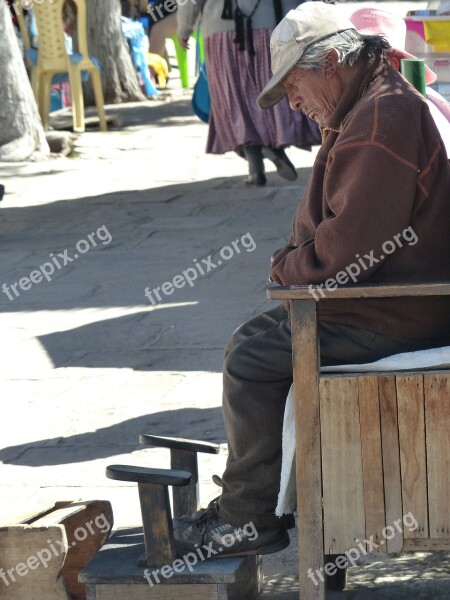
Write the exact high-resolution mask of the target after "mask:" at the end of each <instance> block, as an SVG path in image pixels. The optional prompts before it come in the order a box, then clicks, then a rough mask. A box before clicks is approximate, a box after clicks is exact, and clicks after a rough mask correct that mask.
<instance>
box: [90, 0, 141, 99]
mask: <svg viewBox="0 0 450 600" xmlns="http://www.w3.org/2000/svg"><path fill="white" fill-rule="evenodd" d="M86 3H87V28H88V47H89V54H90V55H91V56H95V57H96V58H98V59H99V60H100V62H101V64H102V81H103V92H104V95H105V103H107V104H117V103H119V102H136V101H140V100H145V96H144V94H143V93H142V91H141V88H140V87H139V82H138V78H137V75H136V70H135V68H134V66H133V62H132V60H131V56H130V53H129V51H128V45H127V43H126V41H125V39H124V37H123V35H122V30H121V25H120V17H121V16H122V13H121V3H120V1H119V0H87V2H86ZM85 100H86V104H93V103H94V97H93V93H92V89H91V86H90V85H89V86H87V89H86V95H85Z"/></svg>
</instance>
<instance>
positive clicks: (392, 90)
mask: <svg viewBox="0 0 450 600" xmlns="http://www.w3.org/2000/svg"><path fill="white" fill-rule="evenodd" d="M353 68H355V69H356V71H357V72H356V75H355V78H354V79H353V82H352V83H353V85H350V86H348V87H347V88H346V89H345V91H344V93H343V95H342V96H341V98H340V99H339V102H338V105H337V107H336V109H335V111H334V112H333V114H332V115H331V117H330V119H329V122H328V123H326V126H325V128H324V132H325V134H326V135H325V136H324V142H323V145H322V146H321V148H320V150H319V153H318V155H317V158H316V161H315V163H314V167H313V172H312V175H311V178H310V180H309V183H308V186H307V189H306V192H305V197H304V199H303V202H302V203H301V204H300V206H299V208H298V209H297V212H296V214H295V217H294V223H293V231H292V236H291V238H290V240H289V245H287V246H285V247H284V248H282V249H281V250H279V251H277V252H276V253H275V255H274V256H273V261H272V269H271V273H270V277H271V279H272V280H273V281H275V282H277V283H279V284H282V285H295V284H298V285H309V284H315V285H320V284H324V283H325V282H326V281H328V280H329V279H333V280H337V283H338V285H344V284H345V283H353V282H354V281H357V282H358V283H363V282H368V283H407V282H411V283H413V282H422V281H424V282H425V281H443V280H450V166H449V163H448V161H447V157H446V153H445V148H444V145H443V142H442V140H441V138H440V135H439V133H438V130H437V128H436V126H435V124H434V121H433V118H432V117H431V115H430V112H429V109H428V106H427V104H426V102H425V101H424V99H423V98H422V96H420V94H418V93H417V92H416V91H415V90H414V88H413V87H412V86H410V85H409V84H408V83H407V82H406V81H405V79H403V77H402V76H401V75H400V74H399V73H398V72H397V71H395V70H394V69H393V68H392V67H391V66H390V65H389V63H388V61H387V60H386V59H385V58H382V57H380V58H377V59H376V60H375V61H374V62H373V63H372V64H368V63H367V62H364V63H363V64H360V65H359V66H357V67H353ZM358 268H359V271H360V272H359V273H357V270H358ZM351 272H353V276H351V275H350V273H351ZM333 285H334V284H333V282H332V281H330V282H329V287H331V286H333ZM325 294H326V298H325V299H323V300H321V301H320V302H319V316H320V318H321V319H322V320H324V321H331V322H336V323H345V324H347V325H353V326H355V327H361V328H364V329H369V330H371V331H376V332H380V333H384V334H386V335H392V336H396V337H404V338H447V339H450V299H449V298H439V297H430V298H399V299H397V298H383V299H364V300H333V291H332V289H330V290H329V291H328V290H325ZM316 295H317V297H319V298H321V297H322V295H321V294H320V292H316Z"/></svg>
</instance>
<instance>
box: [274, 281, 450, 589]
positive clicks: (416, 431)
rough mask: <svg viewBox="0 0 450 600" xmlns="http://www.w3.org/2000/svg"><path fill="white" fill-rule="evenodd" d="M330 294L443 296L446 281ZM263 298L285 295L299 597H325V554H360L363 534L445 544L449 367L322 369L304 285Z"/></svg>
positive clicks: (449, 527)
mask: <svg viewBox="0 0 450 600" xmlns="http://www.w3.org/2000/svg"><path fill="white" fill-rule="evenodd" d="M330 294H332V297H333V298H334V299H346V298H384V297H402V296H444V295H450V283H433V284H417V285H389V286H381V285H365V286H362V285H357V286H349V287H345V288H344V287H343V288H338V289H335V290H333V291H332V292H330ZM268 296H269V298H272V299H278V300H290V302H291V323H292V347H293V374H294V394H295V408H296V415H295V422H296V477H297V510H298V534H299V535H298V538H299V569H300V570H299V581H300V598H301V600H325V598H326V582H325V579H326V578H325V577H323V576H322V577H320V576H319V575H318V573H322V575H323V572H324V567H325V559H324V557H325V556H326V555H331V554H334V555H341V554H344V553H346V552H348V551H351V550H353V549H358V548H359V551H360V553H362V548H366V549H367V544H365V542H364V540H373V542H374V543H376V544H377V545H378V548H376V549H375V550H376V551H379V552H388V553H397V552H400V551H402V550H403V551H407V550H409V551H432V550H436V551H437V550H450V501H449V498H450V435H449V431H450V371H449V370H440V371H434V372H433V371H429V370H424V371H413V372H409V373H407V372H389V373H375V374H373V373H371V374H367V373H366V374H343V375H321V374H320V356H319V343H318V334H317V307H316V301H315V300H314V299H313V298H312V296H311V294H310V293H309V291H308V287H307V286H291V287H273V288H270V289H269V291H268ZM410 514H411V515H412V516H413V517H414V520H415V521H417V525H418V526H417V528H416V529H415V530H414V531H412V530H411V528H410V527H408V524H409V521H411V518H410V517H408V515H410ZM359 544H362V546H359ZM369 551H374V548H372V549H369ZM332 570H333V569H330V574H331V571H332Z"/></svg>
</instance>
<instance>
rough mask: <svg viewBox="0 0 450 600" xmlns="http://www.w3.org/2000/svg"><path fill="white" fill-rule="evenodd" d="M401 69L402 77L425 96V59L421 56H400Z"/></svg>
mask: <svg viewBox="0 0 450 600" xmlns="http://www.w3.org/2000/svg"><path fill="white" fill-rule="evenodd" d="M401 71H402V75H403V77H404V78H405V79H407V80H408V81H409V83H411V84H412V85H413V86H414V87H415V88H416V90H417V91H419V92H420V93H421V94H422V95H423V96H425V98H426V97H427V90H426V83H425V61H424V60H423V59H422V58H402V65H401Z"/></svg>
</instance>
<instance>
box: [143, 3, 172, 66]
mask: <svg viewBox="0 0 450 600" xmlns="http://www.w3.org/2000/svg"><path fill="white" fill-rule="evenodd" d="M176 32H177V13H176V12H173V13H171V14H169V15H167V16H166V17H164V19H161V20H159V21H157V22H156V23H154V24H153V25H152V26H151V27H150V32H149V36H148V39H149V44H150V52H152V53H153V54H159V55H160V56H162V57H165V55H166V56H167V54H166V52H165V48H166V38H170V37H172V36H173V35H175V34H176Z"/></svg>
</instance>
